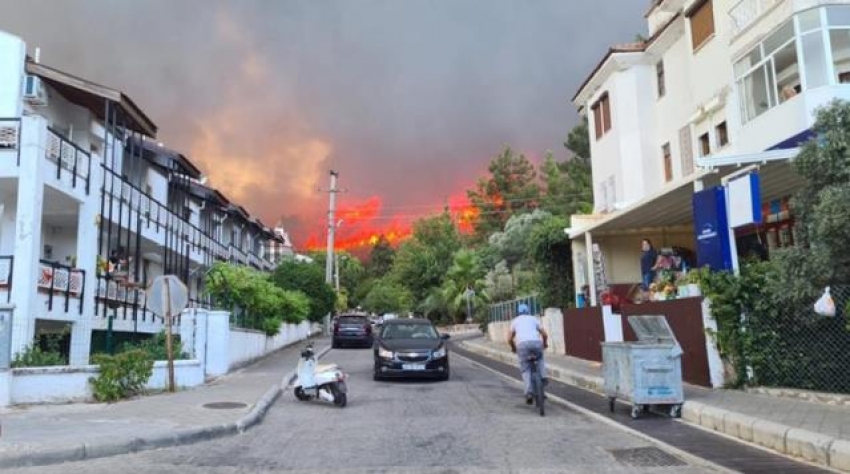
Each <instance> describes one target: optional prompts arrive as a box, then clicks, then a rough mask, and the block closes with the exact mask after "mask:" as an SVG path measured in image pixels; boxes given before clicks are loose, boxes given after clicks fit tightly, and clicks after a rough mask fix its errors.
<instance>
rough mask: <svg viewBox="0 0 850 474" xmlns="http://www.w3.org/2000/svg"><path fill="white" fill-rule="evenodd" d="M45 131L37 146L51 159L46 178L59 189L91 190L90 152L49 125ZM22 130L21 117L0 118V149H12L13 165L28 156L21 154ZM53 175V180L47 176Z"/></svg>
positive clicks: (51, 176) (6, 150)
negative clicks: (41, 142) (42, 140)
mask: <svg viewBox="0 0 850 474" xmlns="http://www.w3.org/2000/svg"><path fill="white" fill-rule="evenodd" d="M29 123H39V122H37V121H36V122H29ZM46 132H47V134H46V142H45V143H43V144H39V145H38V146H37V149H38V150H43V151H44V158H45V160H46V161H47V162H48V163H50V165H49V166H50V167H49V169H48V170H47V171H48V175H47V177H46V182H48V183H51V184H53V185H55V186H56V187H57V188H59V189H63V188H66V189H67V188H70V189H71V190H75V189H80V190H83V191H85V193H86V194H89V192H90V190H91V173H90V169H91V154H90V153H88V152H86V151H84V150H83V149H82V148H80V147H78V146H77V145H75V144H74V143H72V142H71V141H70V140H68V139H67V138H65V137H64V136H62V135H61V134H60V133H59V132H57V131H56V130H53V129H52V128H50V127H47V130H46ZM21 133H22V121H21V119H19V118H0V152H11V154H10V156H14V157H15V159H14V163H15V166H20V165H21V160H22V159H28V157H26V156H24V157H22V156H21V153H22V142H21V136H22V135H21ZM7 163H8V162H7ZM0 164H2V163H0ZM54 170H55V172H54ZM54 177H55V181H52V179H48V178H54Z"/></svg>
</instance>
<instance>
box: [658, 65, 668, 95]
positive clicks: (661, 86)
mask: <svg viewBox="0 0 850 474" xmlns="http://www.w3.org/2000/svg"><path fill="white" fill-rule="evenodd" d="M655 78H656V80H657V83H658V98H659V99H660V98H662V97H664V93H665V92H667V88H666V84H665V83H664V60H661V61H658V62H657V63H656V64H655Z"/></svg>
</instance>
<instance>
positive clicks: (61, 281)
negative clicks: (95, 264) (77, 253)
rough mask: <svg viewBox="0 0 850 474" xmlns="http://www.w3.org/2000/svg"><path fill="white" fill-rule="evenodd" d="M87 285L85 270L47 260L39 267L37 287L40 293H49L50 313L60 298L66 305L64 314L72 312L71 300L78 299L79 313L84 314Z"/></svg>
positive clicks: (48, 305) (48, 307) (48, 306)
mask: <svg viewBox="0 0 850 474" xmlns="http://www.w3.org/2000/svg"><path fill="white" fill-rule="evenodd" d="M85 283H86V272H85V270H82V269H79V268H73V267H69V266H67V265H62V264H59V263H56V262H49V261H47V260H42V261H41V263H40V265H39V272H38V281H37V282H36V286H37V287H38V289H39V290H40V291H44V292H46V293H47V309H48V311H53V304H54V303H55V301H56V299H57V298H58V299H59V301H60V302H62V303H63V304H64V312H66V313H67V312H68V311H69V310H70V305H71V299H77V307H78V311H79V313H80V314H82V313H83V299H84V298H85V295H84V289H85Z"/></svg>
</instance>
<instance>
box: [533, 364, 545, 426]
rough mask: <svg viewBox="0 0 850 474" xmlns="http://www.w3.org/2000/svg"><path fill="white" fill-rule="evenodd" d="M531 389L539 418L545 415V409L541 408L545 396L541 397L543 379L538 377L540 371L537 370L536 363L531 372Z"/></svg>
mask: <svg viewBox="0 0 850 474" xmlns="http://www.w3.org/2000/svg"><path fill="white" fill-rule="evenodd" d="M531 388H532V390H534V401H535V403H536V404H537V410H538V411H539V412H540V416H543V415H544V414H545V409H544V408H543V401H544V400H545V396H544V395H543V379H542V378H541V377H540V370H538V368H537V363H535V364H534V368H533V372H532V373H531Z"/></svg>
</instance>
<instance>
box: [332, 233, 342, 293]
mask: <svg viewBox="0 0 850 474" xmlns="http://www.w3.org/2000/svg"><path fill="white" fill-rule="evenodd" d="M341 225H342V219H340V220H339V222H337V223H336V226H335V228H337V229H339V226H341ZM334 281H335V282H336V293H337V295H338V294H339V253H337V252H336V249H334Z"/></svg>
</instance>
